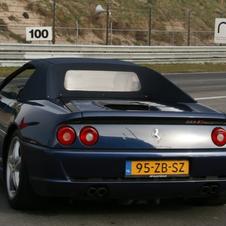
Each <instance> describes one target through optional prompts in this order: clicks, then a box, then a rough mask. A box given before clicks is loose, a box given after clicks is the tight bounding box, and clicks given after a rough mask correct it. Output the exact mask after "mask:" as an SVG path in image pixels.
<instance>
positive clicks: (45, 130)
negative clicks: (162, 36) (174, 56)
mask: <svg viewBox="0 0 226 226" xmlns="http://www.w3.org/2000/svg"><path fill="white" fill-rule="evenodd" d="M225 144H226V117H225V114H223V113H220V112H218V111H215V110H213V109H212V108H209V107H207V106H204V105H201V104H199V103H197V102H196V101H195V100H194V99H193V98H191V97H190V96H189V95H188V94H186V93H185V92H183V91H182V90H181V89H180V88H178V87H177V86H175V85H174V84H172V83H171V82H170V81H168V80H167V79H166V78H165V77H164V76H162V75H161V74H159V73H157V72H155V71H153V70H151V69H148V68H146V67H142V66H138V65H135V64H133V63H130V62H123V61H117V60H103V59H80V58H64V59H62V58H53V59H43V60H33V61H31V62H28V63H26V64H25V65H24V66H22V67H21V68H19V69H18V70H16V71H15V72H14V73H12V74H11V75H9V76H8V77H6V78H5V79H4V80H3V81H2V82H1V84H0V176H1V178H2V180H3V181H4V182H5V184H6V188H7V189H6V190H7V195H8V200H9V203H10V205H11V207H13V208H15V209H32V208H37V207H39V206H40V205H41V204H42V203H43V202H44V200H45V198H46V197H68V198H73V199H88V200H93V199H97V200H99V199H100V200H101V199H103V200H112V199H113V200H120V199H123V200H139V199H142V200H143V199H147V200H151V199H163V198H173V197H184V198H188V199H190V200H191V202H194V203H197V204H202V205H219V204H223V203H225V201H226V146H225Z"/></svg>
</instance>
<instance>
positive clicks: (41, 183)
mask: <svg viewBox="0 0 226 226" xmlns="http://www.w3.org/2000/svg"><path fill="white" fill-rule="evenodd" d="M31 184H32V187H33V189H34V191H35V193H37V194H38V195H40V196H48V197H70V198H76V199H93V198H109V199H156V198H173V197H185V198H186V197H204V196H212V195H218V194H223V193H226V181H222V180H221V181H187V182H185V181H177V182H175V181H161V182H159V181H158V182H150V181H144V182H123V181H120V182H119V181H117V182H116V181H111V182H104V181H76V182H73V181H57V180H55V181H50V180H39V179H35V178H31ZM211 186H217V190H215V191H216V192H215V191H214V192H213V193H212V192H211V190H208V191H207V190H204V188H206V187H211ZM91 189H95V190H91ZM101 189H105V190H104V191H103V190H101Z"/></svg>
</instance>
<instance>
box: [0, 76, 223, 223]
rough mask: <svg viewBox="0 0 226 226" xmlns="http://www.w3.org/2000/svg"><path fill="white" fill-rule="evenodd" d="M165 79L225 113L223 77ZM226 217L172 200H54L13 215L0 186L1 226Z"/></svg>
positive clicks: (218, 208) (201, 220)
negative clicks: (128, 202)
mask: <svg viewBox="0 0 226 226" xmlns="http://www.w3.org/2000/svg"><path fill="white" fill-rule="evenodd" d="M165 76H166V77H167V78H168V79H170V80H171V81H173V82H174V83H175V84H177V85H179V87H180V88H181V89H183V90H184V91H186V92H188V93H189V94H190V95H191V96H192V97H194V98H198V101H199V102H201V103H204V104H208V105H210V106H211V107H215V108H216V109H218V110H219V111H225V112H226V108H225V102H226V73H216V74H215V73H212V74H209V73H208V74H207V73H203V74H175V75H165ZM200 98H201V99H200ZM203 98H204V99H203ZM225 213H226V205H223V206H215V207H197V206H192V205H190V204H189V203H188V202H184V201H183V200H175V199H169V200H163V201H160V204H141V203H140V204H133V205H130V206H123V205H118V204H114V203H89V202H77V203H71V202H69V201H66V200H55V202H54V203H53V204H52V205H50V206H47V207H46V208H45V209H44V210H42V211H28V212H23V211H15V210H12V209H11V208H10V207H9V205H8V202H7V198H6V195H5V188H4V186H3V184H2V183H0V225H17V226H20V225H23V226H26V225H29V226H30V225H38V226H42V225H47V226H58V225H59V226H65V225H67V226H68V225H75V226H102V225H118V226H135V225H136V226H143V225H148V226H149V225H150V226H166V225H167V226H171V225H172V226H188V225H189V226H190V225H191V226H202V225H205V226H213V225H216V226H221V225H222V226H223V225H226V223H225V222H226V214H225Z"/></svg>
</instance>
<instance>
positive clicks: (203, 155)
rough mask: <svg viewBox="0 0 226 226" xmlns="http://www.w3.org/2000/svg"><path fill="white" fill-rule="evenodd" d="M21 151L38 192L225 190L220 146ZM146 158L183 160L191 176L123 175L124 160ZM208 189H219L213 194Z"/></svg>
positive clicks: (161, 194)
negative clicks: (200, 148)
mask: <svg viewBox="0 0 226 226" xmlns="http://www.w3.org/2000/svg"><path fill="white" fill-rule="evenodd" d="M22 150H23V153H24V156H25V161H26V164H27V168H28V171H29V177H30V183H31V186H32V188H33V190H34V192H35V193H36V194H38V195H40V196H52V197H71V198H77V199H90V198H109V199H152V198H172V197H197V196H210V195H216V194H222V193H226V152H225V151H223V150H222V149H221V150H220V151H217V150H214V151H212V152H211V151H202V152H198V151H197V152H194V151H193V152H191V151H187V152H185V151H184V150H183V151H180V150H177V151H175V150H174V151H173V150H170V152H169V150H168V151H161V152H156V150H155V152H152V153H151V152H138V151H137V152H135V151H133V152H116V151H115V152H114V151H110V152H107V151H105V152H103V151H102V152H98V151H95V150H92V151H87V150H86V151H82V150H81V151H74V150H53V149H48V148H44V147H40V146H36V145H31V144H27V143H23V144H22ZM146 159H147V160H153V159H154V160H161V159H164V160H172V159H173V160H175V159H179V160H180V159H183V160H184V159H187V160H189V162H190V175H189V177H184V178H162V179H161V178H157V179H156V178H140V179H134V178H126V177H125V162H126V160H146ZM212 187H214V188H217V189H215V190H214V192H212V190H211V188H212ZM203 188H207V189H206V190H203ZM100 191H101V192H100Z"/></svg>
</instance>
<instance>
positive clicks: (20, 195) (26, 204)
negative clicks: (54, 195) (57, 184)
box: [6, 131, 44, 210]
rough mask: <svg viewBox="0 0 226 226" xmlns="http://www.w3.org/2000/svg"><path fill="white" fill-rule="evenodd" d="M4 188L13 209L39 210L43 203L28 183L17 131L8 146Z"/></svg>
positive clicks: (19, 136)
mask: <svg viewBox="0 0 226 226" xmlns="http://www.w3.org/2000/svg"><path fill="white" fill-rule="evenodd" d="M6 188H7V189H6V190H7V196H8V200H9V204H10V206H11V207H12V208H14V209H20V210H29V209H34V208H39V207H41V206H42V204H43V203H44V201H43V199H42V198H41V197H39V196H37V195H36V194H35V193H34V192H33V190H32V188H31V185H30V183H29V175H28V171H27V168H26V163H25V159H24V158H23V151H22V150H21V135H20V133H19V132H18V131H16V132H14V134H13V135H12V137H11V139H10V142H9V146H8V153H7V165H6Z"/></svg>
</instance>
